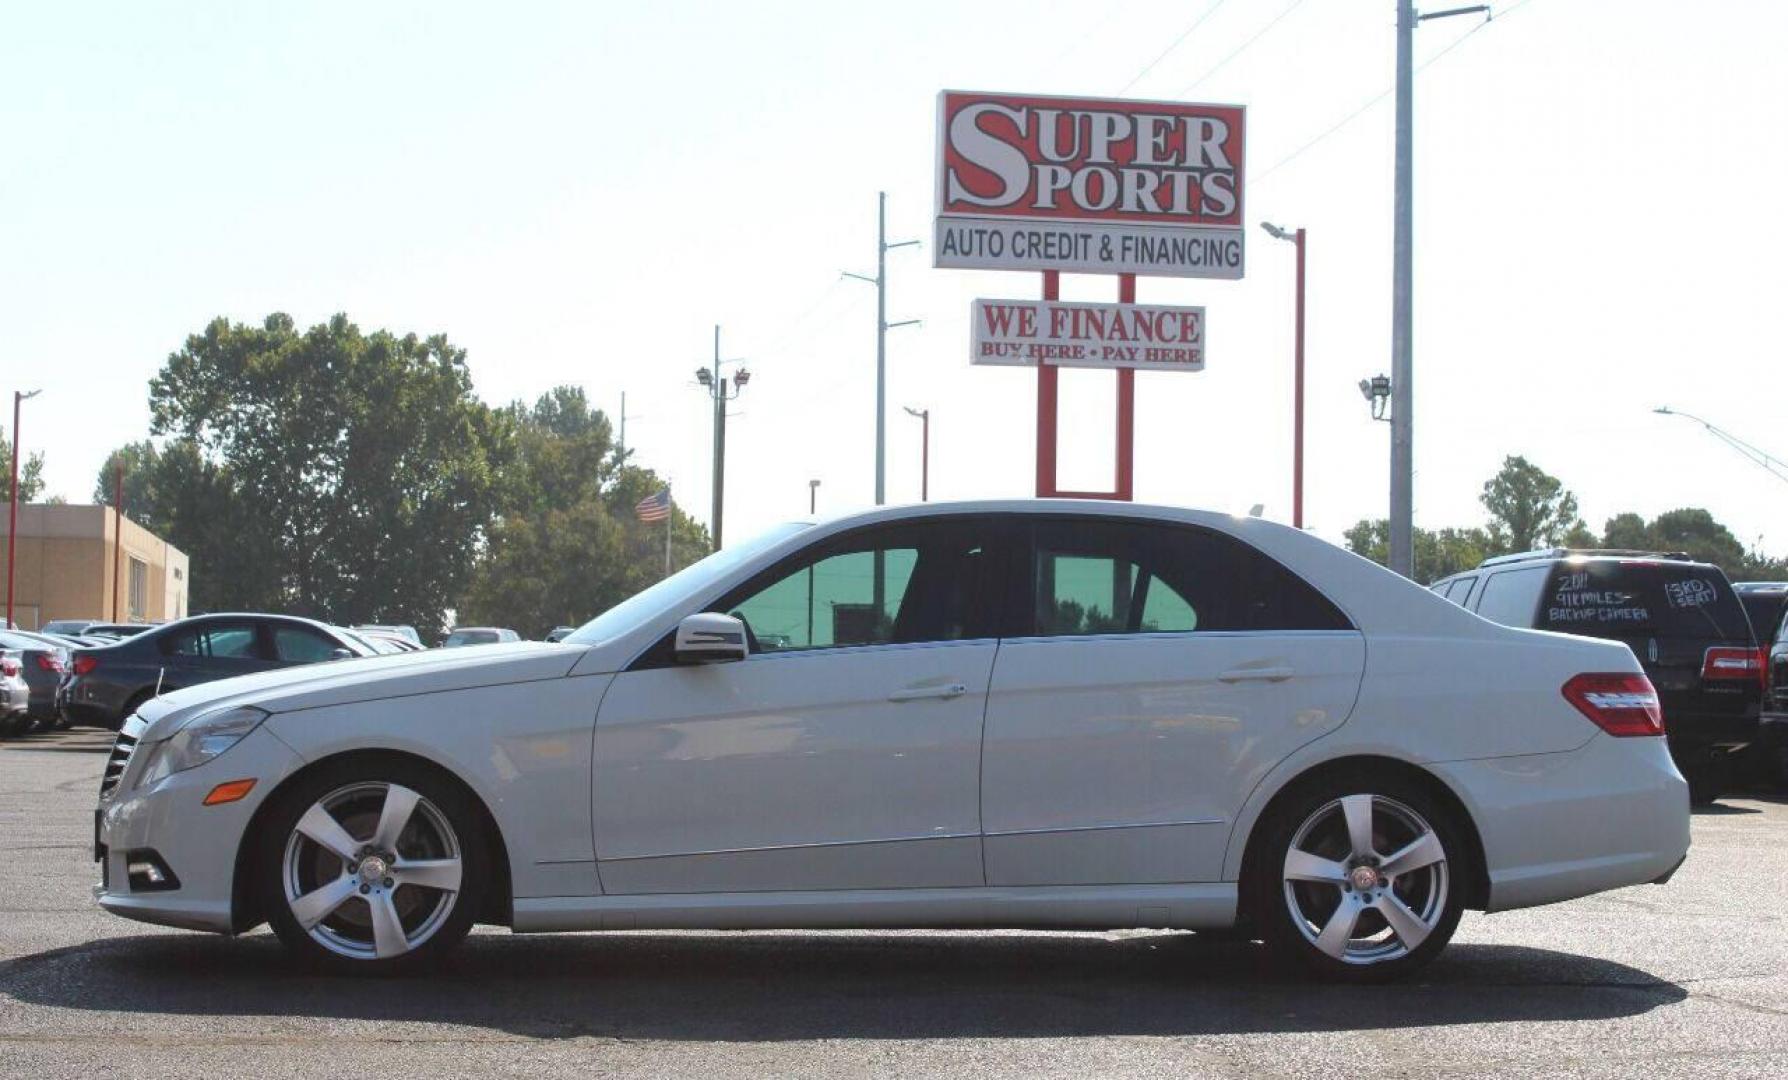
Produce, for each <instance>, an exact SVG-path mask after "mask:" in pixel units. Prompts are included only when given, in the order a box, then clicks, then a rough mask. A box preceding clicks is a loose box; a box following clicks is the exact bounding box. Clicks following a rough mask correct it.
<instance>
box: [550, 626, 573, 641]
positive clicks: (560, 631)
mask: <svg viewBox="0 0 1788 1080" xmlns="http://www.w3.org/2000/svg"><path fill="white" fill-rule="evenodd" d="M576 631H577V627H575V626H555V627H553V628H552V632H551V633H549V634H547V635H546V640H547V641H564V640H565V639H566V638H568V637H570V636H571V635H572V634H573V633H575V632H576Z"/></svg>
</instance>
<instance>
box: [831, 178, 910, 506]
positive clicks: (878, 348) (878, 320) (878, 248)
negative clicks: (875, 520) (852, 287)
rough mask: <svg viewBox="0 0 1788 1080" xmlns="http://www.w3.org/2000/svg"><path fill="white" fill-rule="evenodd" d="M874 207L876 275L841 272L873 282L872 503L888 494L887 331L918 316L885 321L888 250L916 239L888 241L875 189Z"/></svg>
mask: <svg viewBox="0 0 1788 1080" xmlns="http://www.w3.org/2000/svg"><path fill="white" fill-rule="evenodd" d="M875 197H876V207H875V276H874V277H869V276H868V275H866V274H853V273H851V272H850V271H848V270H846V271H845V272H844V276H845V277H847V278H854V279H856V280H857V281H867V282H868V283H869V284H871V285H874V286H875V505H877V506H880V505H882V504H883V503H885V502H887V501H888V499H887V495H888V331H889V330H892V329H894V328H895V327H897V326H915V325H917V324H918V322H919V320H918V319H904V320H902V321H900V322H896V323H891V322H889V321H888V252H890V251H892V250H894V249H895V248H903V247H914V246H917V245H918V243H919V242H918V241H917V240H902V241H900V242H899V243H896V244H890V243H888V193H887V192H885V191H878V192H876V196H875Z"/></svg>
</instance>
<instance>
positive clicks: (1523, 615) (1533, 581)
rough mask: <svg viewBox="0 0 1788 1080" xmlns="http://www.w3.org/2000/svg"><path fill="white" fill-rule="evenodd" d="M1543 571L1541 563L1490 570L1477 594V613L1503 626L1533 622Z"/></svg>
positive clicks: (1545, 571) (1544, 579)
mask: <svg viewBox="0 0 1788 1080" xmlns="http://www.w3.org/2000/svg"><path fill="white" fill-rule="evenodd" d="M1546 573H1547V568H1546V567H1544V566H1528V567H1523V568H1521V569H1519V570H1501V571H1498V572H1497V573H1494V574H1491V575H1490V576H1489V577H1488V578H1486V579H1485V580H1484V588H1483V591H1482V593H1481V594H1480V595H1479V596H1478V607H1477V612H1478V614H1479V615H1482V616H1483V617H1484V618H1486V619H1489V620H1490V621H1491V622H1499V623H1502V624H1503V625H1504V626H1520V627H1530V626H1532V625H1533V623H1534V609H1535V608H1536V607H1538V606H1539V602H1540V587H1541V586H1542V585H1544V584H1545V583H1546Z"/></svg>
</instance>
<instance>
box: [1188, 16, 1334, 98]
mask: <svg viewBox="0 0 1788 1080" xmlns="http://www.w3.org/2000/svg"><path fill="white" fill-rule="evenodd" d="M1303 4H1304V0H1291V4H1290V5H1289V6H1288V7H1286V9H1285V10H1284V11H1281V12H1280V13H1279V14H1277V15H1275V16H1273V20H1272V21H1271V22H1269V23H1267V24H1266V25H1265V26H1263V27H1261V28H1260V29H1259V30H1256V31H1255V32H1254V36H1253V37H1251V38H1249V39H1248V40H1247V41H1244V42H1242V43H1241V44H1240V45H1237V46H1236V47H1235V50H1234V51H1233V52H1231V53H1230V54H1229V55H1228V56H1225V57H1224V58H1223V59H1221V60H1219V61H1217V66H1216V67H1213V68H1211V69H1210V70H1209V71H1207V72H1205V73H1204V74H1203V75H1200V76H1199V77H1198V78H1196V79H1194V80H1192V81H1191V82H1190V83H1188V84H1187V85H1186V86H1185V88H1184V89H1182V90H1180V91H1179V92H1178V93H1176V94H1175V95H1173V96H1174V97H1176V98H1179V97H1185V96H1186V95H1187V94H1189V93H1191V92H1192V91H1193V90H1196V89H1197V88H1198V86H1199V84H1200V83H1203V82H1204V81H1205V80H1206V79H1208V78H1210V77H1211V76H1212V75H1215V74H1216V73H1217V72H1219V71H1222V70H1223V68H1224V66H1225V65H1227V64H1228V63H1229V62H1230V61H1231V60H1234V59H1235V58H1236V57H1238V56H1240V55H1242V54H1243V53H1245V52H1247V51H1248V48H1249V46H1251V45H1253V44H1254V43H1255V42H1256V41H1259V40H1260V39H1261V38H1263V37H1265V36H1266V35H1267V32H1268V31H1270V30H1272V28H1273V27H1275V26H1278V25H1279V23H1280V22H1282V21H1284V19H1285V17H1286V16H1287V15H1290V14H1291V13H1292V12H1294V11H1296V10H1297V9H1298V8H1300V7H1302V6H1303Z"/></svg>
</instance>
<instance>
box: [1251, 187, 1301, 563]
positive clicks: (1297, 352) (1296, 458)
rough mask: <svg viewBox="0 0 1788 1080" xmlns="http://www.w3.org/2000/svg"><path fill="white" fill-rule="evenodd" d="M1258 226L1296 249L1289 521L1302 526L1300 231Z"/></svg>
mask: <svg viewBox="0 0 1788 1080" xmlns="http://www.w3.org/2000/svg"><path fill="white" fill-rule="evenodd" d="M1260 227H1261V228H1263V229H1265V230H1266V231H1267V232H1268V234H1270V235H1272V236H1274V237H1276V238H1278V239H1280V240H1287V241H1290V242H1291V243H1293V244H1296V245H1297V248H1298V284H1297V316H1296V320H1297V325H1296V329H1295V331H1294V338H1295V342H1296V343H1295V345H1294V346H1293V353H1294V358H1293V360H1292V405H1291V524H1292V527H1293V528H1297V529H1301V528H1303V527H1304V230H1303V228H1302V227H1301V226H1300V227H1299V228H1297V229H1295V230H1292V229H1281V228H1280V227H1279V226H1277V225H1274V224H1272V223H1271V222H1267V221H1263V222H1261V223H1260Z"/></svg>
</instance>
